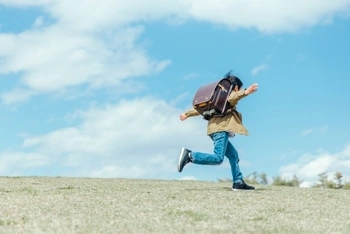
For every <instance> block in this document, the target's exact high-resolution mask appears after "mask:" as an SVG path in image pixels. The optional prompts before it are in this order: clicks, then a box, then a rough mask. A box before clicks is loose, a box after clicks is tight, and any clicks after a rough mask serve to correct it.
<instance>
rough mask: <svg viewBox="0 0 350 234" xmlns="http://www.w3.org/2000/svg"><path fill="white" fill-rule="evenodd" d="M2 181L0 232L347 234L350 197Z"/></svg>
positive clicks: (172, 184)
mask: <svg viewBox="0 0 350 234" xmlns="http://www.w3.org/2000/svg"><path fill="white" fill-rule="evenodd" d="M230 188H231V183H230V182H203V181H163V180H132V179H94V178H61V177H0V233H65V234H67V233H350V212H349V208H350V191H349V190H334V189H316V188H312V189H301V188H297V187H280V186H278V187H276V186H262V185H258V186H257V189H256V190H255V191H231V190H230Z"/></svg>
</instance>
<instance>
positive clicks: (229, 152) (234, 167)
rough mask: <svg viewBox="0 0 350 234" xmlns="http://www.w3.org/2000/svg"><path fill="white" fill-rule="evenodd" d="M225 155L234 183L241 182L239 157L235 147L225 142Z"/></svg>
mask: <svg viewBox="0 0 350 234" xmlns="http://www.w3.org/2000/svg"><path fill="white" fill-rule="evenodd" d="M225 155H226V157H227V158H228V160H229V162H230V165H231V173H232V180H233V182H234V183H242V181H243V175H242V172H241V169H240V168H239V157H238V152H237V150H236V148H235V147H234V146H233V145H232V144H231V142H227V147H226V154H225Z"/></svg>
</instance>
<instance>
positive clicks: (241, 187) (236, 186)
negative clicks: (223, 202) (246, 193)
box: [232, 181, 255, 190]
mask: <svg viewBox="0 0 350 234" xmlns="http://www.w3.org/2000/svg"><path fill="white" fill-rule="evenodd" d="M254 189H255V188H254V187H253V186H250V185H247V184H246V183H245V182H244V181H242V183H234V184H233V187H232V190H254Z"/></svg>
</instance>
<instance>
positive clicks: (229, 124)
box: [185, 89, 249, 136]
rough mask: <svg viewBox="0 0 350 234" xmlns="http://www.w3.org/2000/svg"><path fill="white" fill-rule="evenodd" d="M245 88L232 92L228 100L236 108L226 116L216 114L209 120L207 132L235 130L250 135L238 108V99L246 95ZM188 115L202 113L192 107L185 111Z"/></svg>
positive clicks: (234, 131)
mask: <svg viewBox="0 0 350 234" xmlns="http://www.w3.org/2000/svg"><path fill="white" fill-rule="evenodd" d="M244 91H245V90H244V89H242V90H240V91H238V92H232V93H231V94H230V96H229V98H228V101H229V102H230V104H231V105H232V106H234V108H233V109H232V111H231V110H230V111H229V112H228V113H227V114H226V115H225V116H216V117H213V118H211V119H210V120H209V121H208V128H207V134H208V135H210V134H212V133H215V132H223V131H226V132H233V133H237V134H241V135H246V136H247V135H248V134H249V133H248V130H247V129H246V128H245V127H244V126H243V123H242V114H241V113H239V112H238V111H237V110H236V105H237V103H238V101H239V100H240V99H242V98H244V97H246V96H248V95H247V94H245V93H244ZM185 115H186V116H188V117H192V116H198V115H200V114H199V113H198V111H196V110H195V109H191V110H189V111H187V112H185Z"/></svg>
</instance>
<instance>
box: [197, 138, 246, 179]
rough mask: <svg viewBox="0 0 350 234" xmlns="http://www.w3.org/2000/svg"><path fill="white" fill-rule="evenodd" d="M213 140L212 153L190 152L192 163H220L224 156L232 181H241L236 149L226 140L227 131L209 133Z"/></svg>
mask: <svg viewBox="0 0 350 234" xmlns="http://www.w3.org/2000/svg"><path fill="white" fill-rule="evenodd" d="M209 136H210V138H211V139H212V140H213V142H214V154H208V153H201V152H192V153H191V157H192V163H195V164H201V165H220V164H221V163H222V162H223V161H224V156H226V157H227V158H228V160H229V162H230V165H231V173H232V181H233V182H234V183H241V182H242V179H243V176H242V173H241V170H240V169H239V164H238V163H239V157H238V153H237V150H236V149H235V147H234V146H233V145H232V144H231V142H230V141H229V140H228V138H229V133H228V132H216V133H213V134H210V135H209Z"/></svg>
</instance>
